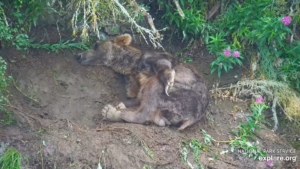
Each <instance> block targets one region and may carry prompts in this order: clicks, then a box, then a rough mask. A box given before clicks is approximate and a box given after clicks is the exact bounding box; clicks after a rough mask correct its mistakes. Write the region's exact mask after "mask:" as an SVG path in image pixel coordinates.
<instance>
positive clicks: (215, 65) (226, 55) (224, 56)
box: [210, 47, 244, 78]
mask: <svg viewBox="0 0 300 169" xmlns="http://www.w3.org/2000/svg"><path fill="white" fill-rule="evenodd" d="M217 55H219V57H218V58H217V59H216V60H215V61H213V62H212V63H211V64H210V66H211V68H212V70H211V73H213V72H215V71H216V70H218V77H219V78H220V77H221V71H222V69H224V70H225V72H227V71H228V70H230V69H232V68H233V65H235V64H238V65H242V64H243V63H242V62H241V60H240V59H244V57H243V56H242V55H241V53H240V52H239V51H236V50H234V51H233V53H232V54H231V49H230V47H228V48H227V49H225V50H224V51H223V53H217ZM231 55H232V56H231Z"/></svg>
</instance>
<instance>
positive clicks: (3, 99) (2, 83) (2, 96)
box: [0, 56, 12, 124]
mask: <svg viewBox="0 0 300 169" xmlns="http://www.w3.org/2000/svg"><path fill="white" fill-rule="evenodd" d="M5 73H6V62H5V61H4V60H3V58H2V57H1V56H0V113H3V114H4V118H3V119H1V120H0V123H5V124H10V123H12V117H11V113H9V112H8V111H7V110H6V109H5V105H6V104H8V103H9V99H8V97H9V96H11V94H10V92H9V91H8V86H9V83H10V82H11V80H12V78H11V76H8V77H6V76H5Z"/></svg>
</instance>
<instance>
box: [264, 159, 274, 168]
mask: <svg viewBox="0 0 300 169" xmlns="http://www.w3.org/2000/svg"><path fill="white" fill-rule="evenodd" d="M265 164H266V165H267V166H269V167H273V161H272V160H270V161H265Z"/></svg>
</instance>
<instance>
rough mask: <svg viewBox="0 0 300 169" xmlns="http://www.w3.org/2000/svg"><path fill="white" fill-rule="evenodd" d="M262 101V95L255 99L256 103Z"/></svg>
mask: <svg viewBox="0 0 300 169" xmlns="http://www.w3.org/2000/svg"><path fill="white" fill-rule="evenodd" d="M263 102H264V99H263V98H262V97H258V98H257V99H256V103H258V104H261V103H263Z"/></svg>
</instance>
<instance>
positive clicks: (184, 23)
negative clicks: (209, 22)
mask: <svg viewBox="0 0 300 169" xmlns="http://www.w3.org/2000/svg"><path fill="white" fill-rule="evenodd" d="M160 3H161V4H163V5H164V6H165V8H166V14H165V15H163V16H162V19H165V20H167V21H169V25H171V26H173V25H174V24H175V25H176V26H177V29H178V30H177V32H178V33H181V34H182V36H183V40H185V39H188V38H191V37H193V38H198V37H199V36H200V33H202V32H203V31H204V28H205V27H203V23H205V22H206V21H205V19H204V13H205V3H203V2H201V1H199V0H189V1H183V0H181V1H180V3H181V5H182V7H183V8H184V9H183V13H184V15H185V17H184V18H182V17H181V16H180V14H179V12H178V11H177V10H176V11H175V12H174V11H173V8H171V7H170V6H169V4H168V3H166V2H160Z"/></svg>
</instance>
